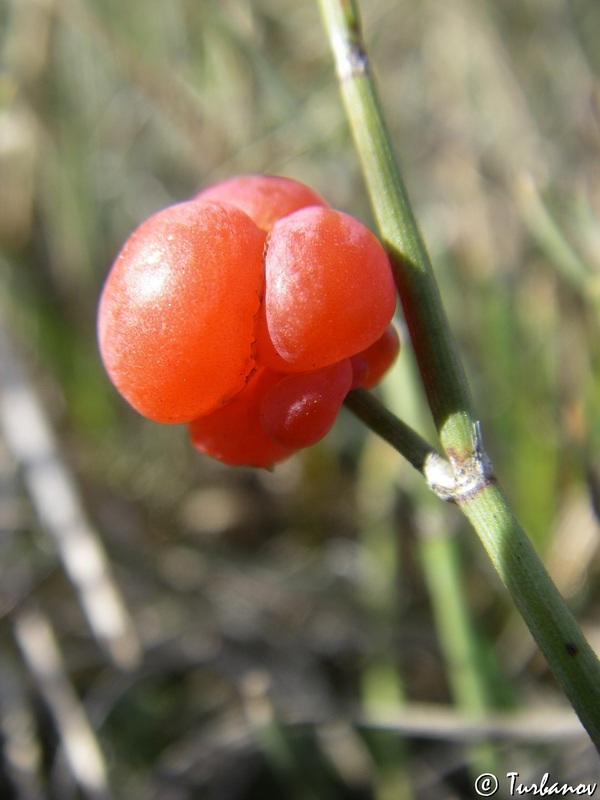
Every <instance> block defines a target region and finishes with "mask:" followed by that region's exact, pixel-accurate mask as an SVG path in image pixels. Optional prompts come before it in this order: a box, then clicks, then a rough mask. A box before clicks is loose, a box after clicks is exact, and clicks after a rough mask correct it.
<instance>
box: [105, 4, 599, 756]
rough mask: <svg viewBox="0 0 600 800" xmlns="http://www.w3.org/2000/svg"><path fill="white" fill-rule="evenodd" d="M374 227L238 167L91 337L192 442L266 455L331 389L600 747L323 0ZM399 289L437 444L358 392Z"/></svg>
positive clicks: (594, 687) (370, 379) (371, 107)
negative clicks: (410, 479)
mask: <svg viewBox="0 0 600 800" xmlns="http://www.w3.org/2000/svg"><path fill="white" fill-rule="evenodd" d="M321 7H322V12H323V18H324V21H325V27H326V30H327V33H328V35H329V39H330V42H331V47H332V50H333V53H334V56H335V61H336V66H337V71H338V76H339V80H340V86H341V91H342V97H343V101H344V104H345V108H346V111H347V116H348V119H349V122H350V126H351V129H352V134H353V137H354V140H355V144H356V148H357V151H358V154H359V157H360V160H361V163H362V168H363V172H364V176H365V180H366V183H367V188H368V191H369V195H370V198H371V201H372V206H373V209H374V213H375V217H376V220H377V224H378V227H379V234H380V240H378V239H377V238H376V237H375V236H374V235H373V234H372V233H371V232H370V231H369V230H368V229H367V228H366V227H365V226H364V225H363V224H362V223H360V222H359V221H358V220H356V219H354V218H353V217H351V216H349V215H348V214H346V213H343V212H341V211H338V210H335V209H332V208H330V207H329V205H328V203H327V201H326V199H324V198H323V197H321V196H320V195H319V194H317V193H316V192H314V191H313V190H312V189H311V188H309V187H307V186H304V185H303V184H301V183H298V182H297V181H291V180H289V179H284V178H279V177H274V176H256V175H254V176H242V177H239V178H234V179H231V180H228V181H224V182H222V183H220V184H217V185H215V186H212V187H209V188H207V189H204V190H203V191H201V192H200V193H199V194H198V195H196V196H195V197H193V198H191V199H190V200H188V201H186V202H183V203H180V204H177V205H174V206H170V207H169V208H167V209H165V210H163V211H161V212H158V213H157V214H155V215H154V216H153V217H151V218H150V219H149V220H147V221H146V222H145V223H143V224H142V225H141V226H140V227H139V228H138V230H137V231H135V232H134V233H133V234H132V236H131V237H130V239H129V240H128V242H127V243H126V244H125V246H124V248H123V250H122V251H121V253H120V255H119V256H118V258H117V260H116V262H115V264H114V266H113V269H112V271H111V273H110V275H109V277H108V279H107V282H106V284H105V288H104V292H103V296H102V300H101V304H100V312H99V339H100V346H101V351H102V355H103V359H104V363H105V365H106V368H107V370H108V372H109V374H110V376H111V378H112V380H113V381H114V383H115V385H116V386H117V388H118V389H119V391H120V392H121V393H122V394H123V396H124V397H125V398H126V399H127V400H128V401H129V402H130V403H131V404H132V405H133V406H134V407H135V408H136V409H137V410H138V411H140V413H142V414H144V415H146V416H147V417H149V418H151V419H153V420H156V421H157V422H167V423H186V424H188V426H189V434H190V439H191V442H192V443H193V445H194V446H195V447H196V448H197V449H199V450H200V451H202V452H204V453H207V454H208V455H211V456H214V457H216V458H218V459H220V460H222V461H224V462H226V463H228V464H232V465H235V464H247V465H251V466H256V467H273V465H275V464H277V463H278V462H280V461H282V460H284V459H286V458H288V457H289V456H291V455H292V454H293V453H294V452H296V451H297V450H299V449H301V448H303V447H307V446H310V445H312V444H314V443H315V442H316V441H318V440H319V439H320V438H322V437H323V436H325V435H326V433H327V432H328V431H329V429H330V428H331V426H332V425H333V422H334V420H335V418H336V416H337V414H338V412H339V410H340V408H341V406H342V404H343V403H345V404H346V405H347V406H348V407H349V408H350V409H352V411H353V412H354V413H355V414H356V415H357V416H358V417H360V418H361V419H362V420H363V421H364V422H365V423H366V424H367V425H368V426H369V427H370V428H372V429H373V430H374V431H376V432H377V433H379V434H380V435H381V436H383V437H384V438H385V439H386V440H387V441H388V442H390V443H391V444H392V445H393V446H394V447H395V448H396V449H397V450H398V451H399V452H400V453H401V454H402V455H403V456H405V457H406V458H407V460H408V461H409V462H410V463H411V464H412V465H413V466H414V467H415V468H416V469H417V470H418V471H419V472H421V473H422V474H423V476H424V478H425V481H426V483H427V485H428V486H429V487H430V489H431V490H432V491H433V492H434V493H435V494H436V495H438V496H439V497H440V498H441V499H442V500H443V501H446V502H452V503H454V504H456V505H457V506H458V507H459V508H460V509H461V511H462V512H463V513H464V515H465V516H466V517H467V518H468V520H469V521H470V523H471V524H472V527H473V529H474V530H475V532H476V533H477V534H478V536H479V537H480V539H481V541H482V543H483V545H484V547H485V549H486V550H487V552H488V554H489V557H490V559H491V561H492V563H493V564H494V567H495V568H496V570H497V571H498V573H499V576H500V578H501V579H502V581H503V582H504V584H505V585H506V587H507V589H508V591H509V593H510V596H511V598H512V600H513V602H514V604H515V606H516V608H517V609H518V611H519V612H520V614H521V615H522V617H523V619H524V620H525V622H526V624H527V626H528V627H529V629H530V631H531V633H532V635H533V637H534V639H535V641H536V642H537V644H538V646H539V648H540V650H541V652H542V653H543V655H544V656H545V658H546V659H547V661H548V664H549V666H550V668H551V669H552V671H553V673H554V674H555V676H556V678H557V679H558V681H559V682H560V684H561V686H562V687H563V689H564V691H565V693H566V695H567V697H568V698H569V700H570V702H571V703H572V705H573V707H574V708H575V710H576V712H577V713H578V715H579V717H580V719H581V721H582V723H583V724H584V726H585V727H586V729H587V730H588V732H589V734H590V736H591V738H592V740H593V741H594V743H595V745H596V747H597V748H598V747H600V665H599V663H598V660H597V658H596V656H595V654H594V652H593V651H592V649H591V647H590V645H589V644H588V642H587V641H586V639H585V638H584V636H583V635H582V633H581V631H580V629H579V627H578V625H577V623H576V621H575V619H574V618H573V616H572V614H571V612H570V611H569V609H568V608H567V606H566V604H565V602H564V600H563V598H562V597H561V595H560V594H559V592H558V591H557V589H556V587H555V586H554V584H553V583H552V581H551V579H550V578H549V576H548V574H547V572H546V571H545V569H544V566H543V564H542V563H541V561H540V559H539V557H538V555H537V554H536V552H535V549H534V548H533V546H532V544H531V543H530V541H529V539H528V537H527V535H526V533H525V532H524V530H523V529H522V527H521V525H520V523H519V521H518V520H517V519H516V518H515V516H514V514H513V512H512V510H511V508H510V507H509V505H508V503H507V500H506V498H505V495H504V493H503V491H502V489H501V487H500V485H499V482H498V479H497V477H496V475H495V473H494V468H493V465H492V463H491V461H490V459H489V457H488V455H487V453H486V450H485V447H484V442H483V438H482V431H481V427H480V423H479V418H478V415H477V412H476V410H474V408H473V405H472V401H471V397H470V393H469V389H468V386H467V381H466V379H465V375H464V370H463V367H462V363H461V359H460V357H459V355H458V353H457V350H456V347H455V344H454V342H453V340H452V337H451V334H450V331H449V327H448V324H447V320H446V315H445V312H444V309H443V305H442V300H441V296H440V292H439V289H438V287H437V284H436V280H435V278H434V273H433V270H432V267H431V264H430V261H429V257H428V254H427V249H426V247H425V245H424V243H423V240H422V238H421V235H420V232H419V229H418V226H417V223H416V221H415V218H414V215H413V212H412V209H411V205H410V202H409V199H408V196H407V193H406V190H405V188H404V184H403V181H402V178H401V175H400V171H399V168H398V164H397V160H396V157H395V154H394V152H393V149H392V146H391V144H390V140H389V136H388V134H387V131H386V125H385V121H384V118H383V114H382V111H381V106H380V102H379V99H378V96H377V92H376V87H375V84H374V81H373V78H372V75H371V71H370V67H369V61H368V58H367V55H366V53H365V49H364V46H363V43H362V40H361V33H360V28H359V20H358V14H357V10H356V7H355V6H354V5H353V4H352V3H351V2H348V1H347V0H346V2H344V1H343V0H321ZM396 294H397V296H398V297H399V299H400V302H401V306H402V310H403V313H404V318H405V321H406V325H407V328H408V330H409V333H410V336H411V340H412V344H413V347H414V351H415V354H416V358H417V361H418V365H419V369H420V373H421V377H422V381H423V385H424V388H425V392H426V396H427V400H428V404H429V408H430V411H431V414H432V417H433V420H434V423H435V426H436V429H437V434H438V438H439V450H438V449H436V448H434V447H433V446H432V445H430V444H429V443H428V442H426V441H424V440H423V439H422V438H421V436H419V435H418V434H417V433H415V432H414V431H413V430H412V429H411V428H410V427H409V426H407V425H406V424H404V423H403V422H402V421H401V420H399V419H397V418H396V417H394V415H393V414H391V413H390V412H389V411H388V410H387V409H386V408H385V407H384V406H383V405H382V404H381V403H380V402H379V401H378V400H376V399H375V397H374V396H373V395H372V394H371V393H370V392H369V391H368V390H369V389H371V388H372V387H373V386H374V385H375V384H376V383H377V382H378V381H379V379H380V378H381V377H382V375H383V374H384V373H385V371H386V370H387V368H388V367H389V366H390V365H391V363H392V362H393V360H394V359H395V357H396V355H397V353H398V350H399V339H398V335H397V333H396V332H395V329H394V328H393V326H392V325H391V320H392V315H393V313H394V308H395V305H396Z"/></svg>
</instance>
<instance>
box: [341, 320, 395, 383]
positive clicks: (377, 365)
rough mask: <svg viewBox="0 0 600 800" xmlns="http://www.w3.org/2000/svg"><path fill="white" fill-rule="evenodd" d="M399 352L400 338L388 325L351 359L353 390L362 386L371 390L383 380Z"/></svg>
mask: <svg viewBox="0 0 600 800" xmlns="http://www.w3.org/2000/svg"><path fill="white" fill-rule="evenodd" d="M399 352H400V337H399V336H398V331H397V330H396V328H394V326H393V325H388V327H387V328H386V330H385V332H384V334H383V336H380V337H379V339H377V341H376V342H374V343H373V344H372V345H371V346H370V347H367V349H366V350H363V351H362V353H358V355H356V356H353V357H352V359H351V360H352V369H353V371H354V380H353V388H355V387H356V386H364V388H365V389H372V388H373V387H374V386H376V385H377V384H378V383H379V381H380V380H381V379H382V378H383V376H384V375H385V373H386V372H387V371H388V369H389V368H390V367H391V366H392V364H393V363H394V361H395V360H396V357H397V356H398V353H399Z"/></svg>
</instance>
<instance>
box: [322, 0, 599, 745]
mask: <svg viewBox="0 0 600 800" xmlns="http://www.w3.org/2000/svg"><path fill="white" fill-rule="evenodd" d="M319 2H320V6H321V10H322V14H323V19H324V23H325V28H326V30H327V33H328V36H329V40H330V44H331V47H332V50H333V53H334V57H335V60H336V66H337V71H338V76H339V79H340V86H341V92H342V98H343V101H344V105H345V108H346V113H347V116H348V119H349V122H350V127H351V129H352V134H353V136H354V140H355V144H356V148H357V151H358V154H359V157H360V159H361V162H362V168H363V173H364V175H365V179H366V183H367V187H368V190H369V194H370V197H371V202H372V204H373V208H374V212H375V216H376V219H377V222H378V225H379V229H380V233H381V237H382V239H383V241H384V243H385V245H386V247H387V249H388V252H389V254H390V258H391V262H392V266H393V269H394V275H395V279H396V284H397V287H398V292H399V295H400V299H401V302H402V306H403V309H404V314H405V319H406V323H407V326H408V329H409V331H410V335H411V338H412V342H413V346H414V349H415V354H416V357H417V361H418V363H419V369H420V372H421V377H422V380H423V385H424V387H425V391H426V393H427V398H428V402H429V406H430V408H431V412H432V415H433V419H434V422H435V424H436V428H437V431H438V435H439V437H440V442H441V444H442V446H443V448H444V451H445V453H446V455H447V456H448V459H449V462H450V463H449V465H448V466H449V467H450V470H449V471H448V470H447V469H446V470H445V468H446V465H445V464H444V463H443V459H439V461H435V462H429V460H428V459H427V458H426V457H425V456H424V459H425V460H424V462H422V464H421V466H422V471H424V473H425V474H426V476H427V477H428V480H429V483H430V485H431V486H432V488H434V489H435V490H436V492H437V493H438V494H439V495H440V496H443V497H445V499H448V500H452V501H454V502H456V503H457V505H459V507H460V508H461V509H462V511H463V512H464V514H465V515H466V516H467V518H468V519H469V520H470V522H471V524H472V525H473V527H474V528H475V530H476V532H477V533H478V535H479V537H480V538H481V540H482V542H483V544H484V546H485V548H486V550H487V552H488V554H489V556H490V558H491V560H492V562H493V564H494V566H495V567H496V569H497V570H498V572H499V574H500V577H501V578H502V580H503V581H504V583H505V585H506V587H507V589H508V590H509V592H510V594H511V597H512V599H513V601H514V603H515V605H516V606H517V608H518V609H519V611H520V613H521V615H522V616H523V618H524V620H525V622H526V623H527V625H528V627H529V629H530V631H531V633H532V635H533V637H534V638H535V640H536V642H537V644H538V646H539V647H540V650H541V651H542V653H543V654H544V656H545V657H546V659H547V661H548V664H549V666H550V668H551V670H552V671H553V673H554V674H555V676H556V678H557V679H558V681H559V682H560V684H561V685H562V687H563V689H564V691H565V693H566V695H567V697H568V698H569V700H570V701H571V703H572V705H573V707H574V708H575V710H576V712H577V713H578V715H579V717H580V719H581V721H582V723H583V724H584V726H585V727H586V729H587V730H588V733H589V734H590V736H591V738H592V740H593V741H594V743H595V745H596V747H597V748H598V749H599V750H600V663H599V662H598V660H597V658H596V656H595V654H594V652H593V651H592V649H591V647H590V645H589V644H588V642H587V641H586V639H585V638H584V636H583V634H582V633H581V631H580V629H579V627H578V626H577V623H576V622H575V620H574V618H573V616H572V614H571V612H570V611H569V609H568V607H567V605H566V603H565V602H564V600H563V598H562V597H561V596H560V594H559V592H558V590H557V589H556V587H555V586H554V584H553V583H552V581H551V579H550V577H549V576H548V574H547V572H546V570H545V569H544V566H543V564H542V563H541V561H540V559H539V557H538V556H537V554H536V552H535V550H534V549H533V546H532V544H531V542H530V541H529V539H528V538H527V535H526V534H525V532H524V531H523V529H522V528H521V526H520V524H519V522H518V521H517V520H516V518H515V517H514V515H513V513H512V511H511V510H510V508H509V506H508V504H507V502H506V499H505V497H504V495H503V493H502V491H501V489H500V488H499V486H498V484H497V482H496V480H495V477H494V475H493V470H492V466H491V463H490V462H489V459H488V457H487V455H486V454H485V452H484V450H483V448H482V444H481V437H480V432H479V425H478V422H477V419H476V417H475V415H474V414H473V411H472V406H471V398H470V393H469V390H468V387H467V381H466V378H465V373H464V370H463V367H462V365H461V362H460V360H459V357H458V354H457V351H456V348H455V346H454V342H453V338H452V335H451V333H450V329H449V325H448V321H447V318H446V314H445V312H444V309H443V307H442V302H441V297H440V293H439V289H438V286H437V282H436V279H435V276H434V274H433V270H432V267H431V263H430V261H429V256H428V254H427V250H426V248H425V245H424V243H423V240H422V238H421V235H420V233H419V229H418V226H417V223H416V220H415V217H414V214H413V212H412V209H411V205H410V202H409V199H408V194H407V192H406V189H405V187H404V184H403V181H402V178H401V175H400V170H399V168H398V164H397V161H396V158H395V155H394V152H393V149H392V146H391V142H390V139H389V135H388V133H387V128H386V125H385V120H384V117H383V114H382V110H381V106H380V102H379V98H378V95H377V90H376V87H375V83H374V81H373V78H372V75H371V73H370V68H369V63H368V59H367V56H366V53H365V50H364V47H363V44H362V40H361V32H360V24H359V18H358V11H357V7H356V5H355V3H354V2H352V0H319ZM353 404H354V400H353V399H352V400H351V401H350V403H348V405H350V407H352V405H353ZM353 410H354V409H353ZM388 413H389V412H388ZM389 423H390V418H389V416H387V414H386V415H385V425H386V426H389ZM399 430H402V441H404V436H405V433H406V431H405V426H404V425H402V423H400V427H399ZM386 438H387V439H388V441H390V440H391V439H392V438H393V437H391V436H389V435H388V436H387V437H386ZM413 444H414V443H413ZM417 452H418V449H417ZM416 460H417V461H418V459H416ZM440 462H442V463H440ZM411 463H413V466H416V465H415V464H414V462H413V461H411ZM430 463H433V466H434V467H435V470H432V471H431V472H429V471H428V466H429V464H430ZM417 468H418V467H417ZM444 470H445V471H444Z"/></svg>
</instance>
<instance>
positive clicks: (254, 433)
mask: <svg viewBox="0 0 600 800" xmlns="http://www.w3.org/2000/svg"><path fill="white" fill-rule="evenodd" d="M279 381H281V375H279V373H277V372H273V371H272V370H267V369H260V370H257V371H256V372H255V373H254V374H253V375H252V376H251V377H250V379H249V381H248V383H247V385H246V386H245V387H244V388H243V389H242V391H241V392H240V393H239V394H237V395H236V396H235V397H234V398H233V400H232V401H231V402H229V403H227V405H225V406H223V407H222V408H220V409H219V410H218V411H213V412H212V413H211V414H206V415H205V416H202V417H199V418H198V419H196V420H194V421H193V422H191V423H190V425H189V435H190V439H191V442H192V444H193V445H194V447H195V448H196V449H197V450H199V451H200V452H201V453H205V454H206V455H209V456H212V457H213V458H217V459H219V461H223V462H224V463H225V464H232V465H246V466H250V467H271V466H273V465H274V464H276V463H277V462H279V461H283V460H284V459H285V458H288V457H289V456H290V455H292V452H293V450H292V449H290V448H288V447H284V446H283V445H281V444H279V443H278V442H276V441H274V440H273V439H272V438H270V436H269V435H268V434H267V433H266V432H265V430H264V429H263V428H262V427H261V425H260V422H259V413H260V406H261V403H262V401H263V399H264V397H265V394H266V393H267V392H269V391H270V390H271V389H272V388H273V387H274V386H275V385H276V384H277V383H279Z"/></svg>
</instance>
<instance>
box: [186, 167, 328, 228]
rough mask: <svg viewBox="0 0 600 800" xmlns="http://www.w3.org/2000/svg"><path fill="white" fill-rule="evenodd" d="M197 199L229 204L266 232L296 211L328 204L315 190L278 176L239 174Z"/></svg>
mask: <svg viewBox="0 0 600 800" xmlns="http://www.w3.org/2000/svg"><path fill="white" fill-rule="evenodd" d="M196 199H199V200H216V201H220V202H223V203H231V205H234V206H237V207H238V208H240V209H241V210H242V211H245V212H246V214H248V216H249V217H250V218H251V219H253V220H254V222H255V223H256V224H257V225H258V227H259V228H262V229H263V230H265V231H270V230H271V228H272V227H273V225H274V224H275V222H276V221H277V220H278V219H280V218H281V217H285V216H287V214H291V213H292V211H297V210H298V209H299V208H304V207H305V206H314V205H317V206H326V205H327V203H326V202H325V200H324V199H323V198H322V197H321V195H319V194H317V192H315V191H314V189H311V188H310V187H309V186H306V185H305V184H303V183H300V182H299V181H295V180H293V179H292V178H283V177H281V176H280V175H239V176H238V177H235V178H229V179H227V180H224V181H221V182H220V183H215V184H214V185H213V186H209V187H208V188H207V189H203V190H202V191H201V192H200V193H199V194H197V195H196Z"/></svg>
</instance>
